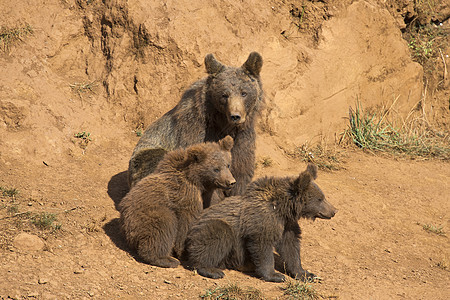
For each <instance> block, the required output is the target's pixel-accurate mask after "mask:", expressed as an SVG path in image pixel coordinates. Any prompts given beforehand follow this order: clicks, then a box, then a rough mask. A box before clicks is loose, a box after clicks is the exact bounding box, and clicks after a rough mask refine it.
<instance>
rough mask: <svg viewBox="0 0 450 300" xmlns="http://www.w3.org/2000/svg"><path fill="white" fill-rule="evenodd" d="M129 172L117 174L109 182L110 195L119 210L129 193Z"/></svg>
mask: <svg viewBox="0 0 450 300" xmlns="http://www.w3.org/2000/svg"><path fill="white" fill-rule="evenodd" d="M127 174H128V171H122V172H120V173H117V174H116V175H114V176H113V177H111V179H110V180H109V182H108V195H109V197H110V198H111V199H112V200H113V201H114V206H115V208H116V209H117V208H118V207H117V206H118V205H119V203H120V201H121V200H122V198H123V197H125V195H126V194H127V193H128V191H129V188H128V178H127V177H128V176H127Z"/></svg>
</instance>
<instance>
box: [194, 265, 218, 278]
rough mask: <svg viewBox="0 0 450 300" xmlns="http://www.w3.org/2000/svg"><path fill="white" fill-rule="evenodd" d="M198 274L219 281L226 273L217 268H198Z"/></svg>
mask: <svg viewBox="0 0 450 300" xmlns="http://www.w3.org/2000/svg"><path fill="white" fill-rule="evenodd" d="M197 273H198V274H200V275H202V276H204V277H209V278H212V279H219V278H223V277H224V276H225V273H223V272H222V270H220V269H217V268H198V269H197Z"/></svg>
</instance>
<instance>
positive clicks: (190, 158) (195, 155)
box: [186, 147, 206, 164]
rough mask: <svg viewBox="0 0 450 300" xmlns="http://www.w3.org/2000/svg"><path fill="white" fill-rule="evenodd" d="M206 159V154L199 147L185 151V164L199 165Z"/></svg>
mask: <svg viewBox="0 0 450 300" xmlns="http://www.w3.org/2000/svg"><path fill="white" fill-rule="evenodd" d="M205 159H206V152H205V151H204V150H203V149H201V148H200V147H192V148H190V149H188V150H187V157H186V164H191V163H200V162H202V161H204V160H205Z"/></svg>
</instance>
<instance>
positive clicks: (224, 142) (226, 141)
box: [217, 135, 234, 151]
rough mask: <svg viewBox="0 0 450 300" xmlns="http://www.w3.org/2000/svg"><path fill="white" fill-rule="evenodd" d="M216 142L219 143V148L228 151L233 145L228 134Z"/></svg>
mask: <svg viewBox="0 0 450 300" xmlns="http://www.w3.org/2000/svg"><path fill="white" fill-rule="evenodd" d="M217 143H218V144H219V146H220V148H221V149H223V150H225V151H230V150H231V149H232V148H233V145H234V141H233V138H232V137H231V136H229V135H227V136H226V137H224V138H223V139H221V140H220V141H218V142H217Z"/></svg>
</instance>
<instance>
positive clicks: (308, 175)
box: [186, 164, 337, 282]
mask: <svg viewBox="0 0 450 300" xmlns="http://www.w3.org/2000/svg"><path fill="white" fill-rule="evenodd" d="M316 177H317V167H315V166H314V165H311V164H310V165H308V167H307V170H306V171H304V172H302V173H301V174H300V176H298V177H286V178H275V177H265V178H261V179H259V180H256V181H255V182H253V183H251V184H250V185H249V186H248V189H247V191H246V193H245V194H244V195H243V196H235V197H230V198H227V199H225V200H224V201H222V202H221V203H218V204H216V205H213V206H211V207H210V208H208V209H206V210H205V211H204V212H203V213H202V215H201V217H200V219H199V220H198V221H197V222H196V223H195V224H194V225H193V226H192V228H191V230H190V231H189V233H188V240H187V246H186V250H187V256H188V261H189V265H190V266H191V267H194V268H196V269H197V271H198V273H199V274H200V275H203V276H206V277H210V278H222V277H223V276H224V273H223V272H222V271H221V270H220V269H221V268H225V267H227V268H239V267H241V266H243V265H244V263H245V262H246V261H247V260H250V261H251V262H252V263H253V264H254V266H255V271H256V274H257V275H258V276H260V277H261V278H262V279H264V280H266V281H274V282H280V281H283V280H284V275H283V274H281V273H277V272H276V271H275V270H274V263H275V261H274V253H273V251H274V249H275V250H276V251H277V252H278V254H279V258H280V260H281V263H282V265H283V269H284V270H286V271H287V273H288V274H289V275H291V276H293V277H294V278H302V279H305V278H307V277H313V276H314V275H313V274H311V273H309V272H308V271H306V270H304V269H303V268H302V265H301V260H300V227H299V225H298V220H299V219H300V217H303V218H310V219H315V218H324V219H330V218H331V217H333V216H334V215H335V213H336V211H337V210H336V209H335V208H334V207H333V206H332V205H331V204H330V203H328V201H327V200H326V199H325V196H324V194H323V193H322V191H321V189H320V188H319V187H318V186H317V185H316V184H315V183H314V181H313V179H315V178H316Z"/></svg>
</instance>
